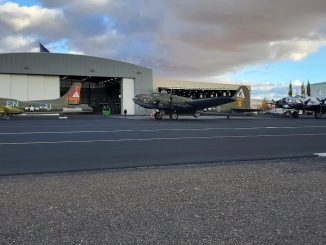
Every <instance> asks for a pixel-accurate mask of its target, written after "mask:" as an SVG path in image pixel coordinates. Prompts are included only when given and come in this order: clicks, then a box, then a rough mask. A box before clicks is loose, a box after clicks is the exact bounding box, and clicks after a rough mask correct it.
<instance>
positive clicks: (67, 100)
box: [60, 82, 82, 105]
mask: <svg viewBox="0 0 326 245" xmlns="http://www.w3.org/2000/svg"><path fill="white" fill-rule="evenodd" d="M81 86H82V84H81V82H75V83H73V84H72V86H71V87H70V89H69V91H68V92H67V93H66V94H65V95H64V96H62V97H61V98H60V100H61V102H62V103H63V104H68V105H79V104H80V90H81Z"/></svg>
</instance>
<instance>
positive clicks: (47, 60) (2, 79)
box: [0, 53, 250, 115]
mask: <svg viewBox="0 0 326 245" xmlns="http://www.w3.org/2000/svg"><path fill="white" fill-rule="evenodd" d="M77 81H79V82H82V90H81V103H84V104H88V105H90V106H91V107H92V108H93V109H94V111H95V112H100V111H101V109H102V107H103V105H108V106H109V107H110V108H111V111H112V113H114V114H123V111H124V109H126V110H127V112H128V115H135V114H149V113H150V112H149V111H148V110H147V109H144V108H141V107H139V106H138V105H135V104H134V102H133V101H132V97H133V96H134V95H135V94H141V93H149V92H152V91H157V92H162V91H165V92H169V91H171V90H172V91H173V93H174V94H177V95H182V96H186V97H192V98H202V97H207V96H208V97H212V96H232V95H233V93H235V91H236V90H237V88H238V87H239V85H235V84H223V83H205V82H192V81H182V80H173V79H164V78H154V79H153V73H152V69H150V68H146V67H142V66H138V65H134V64H130V63H126V62H121V61H117V60H111V59H106V58H98V57H92V56H86V55H74V54H59V53H5V54H0V88H1V89H0V97H2V98H14V99H18V100H42V99H55V98H58V97H60V96H62V95H63V94H65V93H66V92H67V91H68V90H69V88H70V86H71V85H72V83H74V82H77ZM248 89H249V91H250V87H248ZM249 101H250V99H249Z"/></svg>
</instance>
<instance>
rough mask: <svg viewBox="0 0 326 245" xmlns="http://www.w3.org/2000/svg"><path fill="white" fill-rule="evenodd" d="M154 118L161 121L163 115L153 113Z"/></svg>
mask: <svg viewBox="0 0 326 245" xmlns="http://www.w3.org/2000/svg"><path fill="white" fill-rule="evenodd" d="M154 117H155V119H156V120H162V118H163V114H162V113H161V112H160V111H157V112H155V114H154Z"/></svg>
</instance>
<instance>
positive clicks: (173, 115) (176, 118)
mask: <svg viewBox="0 0 326 245" xmlns="http://www.w3.org/2000/svg"><path fill="white" fill-rule="evenodd" d="M170 118H171V119H172V120H178V114H176V113H172V114H171V115H170Z"/></svg>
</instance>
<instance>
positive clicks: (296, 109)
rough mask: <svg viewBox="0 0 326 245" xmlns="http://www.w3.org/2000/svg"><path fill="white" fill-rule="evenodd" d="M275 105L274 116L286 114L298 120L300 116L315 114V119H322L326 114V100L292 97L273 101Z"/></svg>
mask: <svg viewBox="0 0 326 245" xmlns="http://www.w3.org/2000/svg"><path fill="white" fill-rule="evenodd" d="M273 103H274V104H275V107H276V108H277V109H275V110H274V111H271V113H274V114H284V115H286V116H291V115H292V117H293V118H298V116H299V114H300V115H303V114H313V115H314V116H315V118H320V117H322V114H325V113H326V99H319V98H316V97H305V96H300V95H297V96H292V97H284V98H283V99H280V100H277V101H273Z"/></svg>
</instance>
